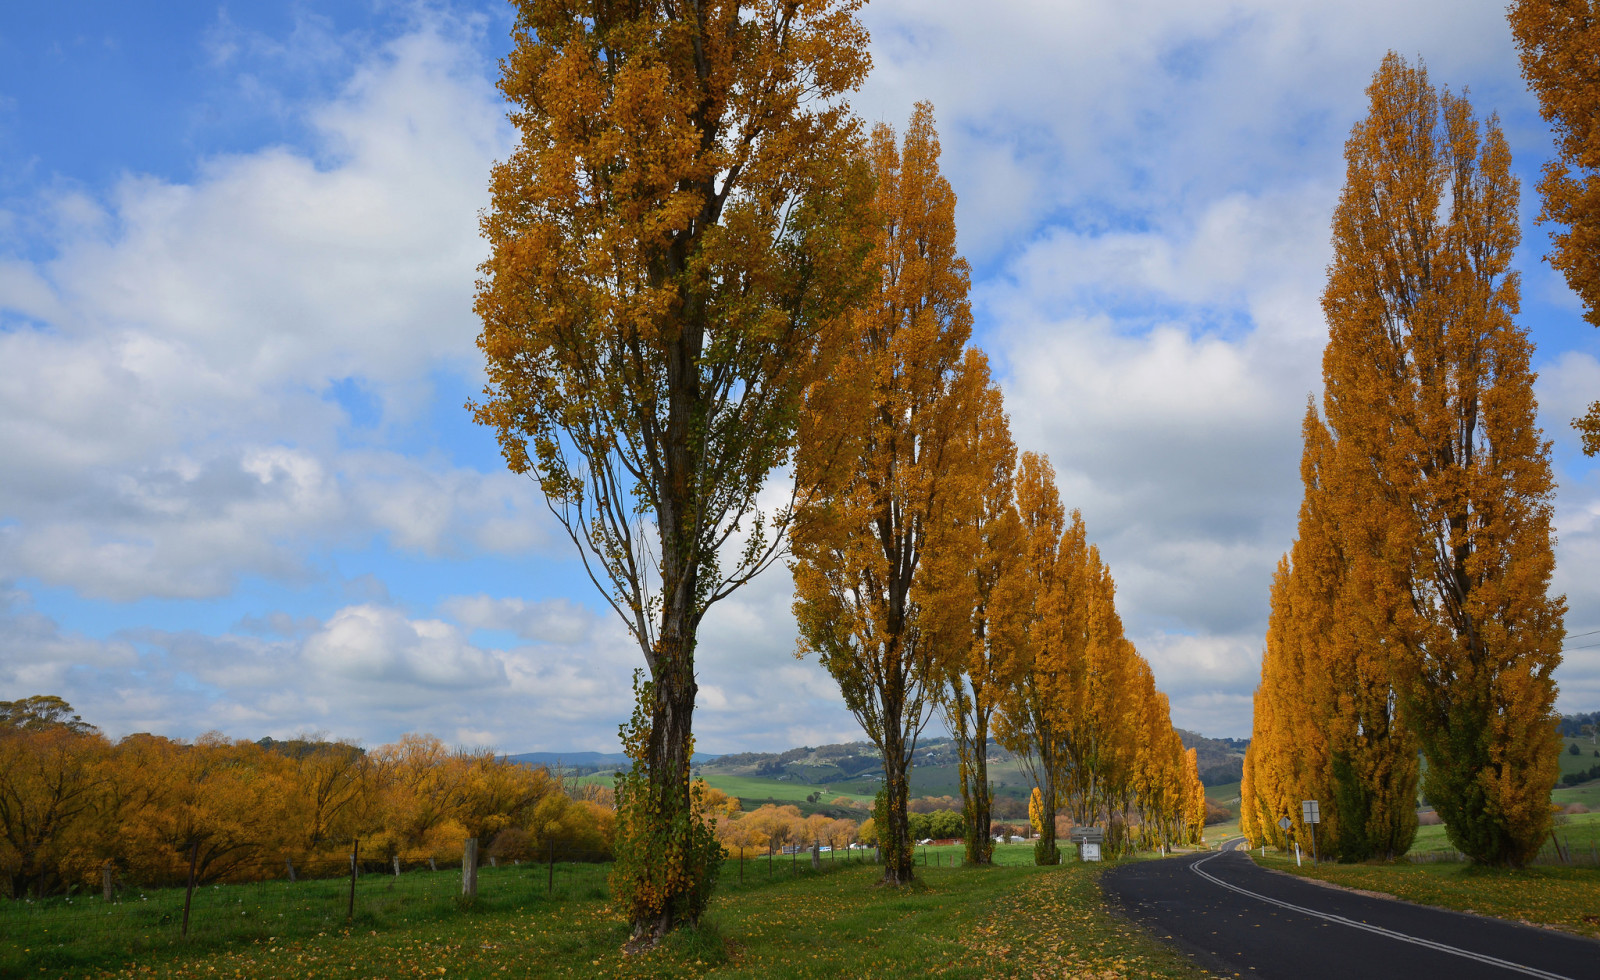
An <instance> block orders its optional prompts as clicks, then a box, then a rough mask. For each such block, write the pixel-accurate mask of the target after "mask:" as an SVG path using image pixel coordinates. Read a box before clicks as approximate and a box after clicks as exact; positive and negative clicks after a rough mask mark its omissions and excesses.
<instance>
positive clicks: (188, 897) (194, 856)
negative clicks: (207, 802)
mask: <svg viewBox="0 0 1600 980" xmlns="http://www.w3.org/2000/svg"><path fill="white" fill-rule="evenodd" d="M199 860H200V842H199V841H195V842H194V849H193V850H192V851H190V852H189V887H188V889H187V890H186V891H185V892H184V893H183V935H184V938H188V936H189V903H190V902H192V901H193V900H194V867H195V864H196V863H198V862H199Z"/></svg>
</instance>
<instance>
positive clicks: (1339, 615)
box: [1291, 406, 1418, 861]
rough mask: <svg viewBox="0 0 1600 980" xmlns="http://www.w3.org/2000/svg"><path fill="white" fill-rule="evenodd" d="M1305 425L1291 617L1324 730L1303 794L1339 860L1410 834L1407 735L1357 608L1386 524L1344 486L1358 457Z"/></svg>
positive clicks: (1311, 422) (1398, 848) (1378, 641)
mask: <svg viewBox="0 0 1600 980" xmlns="http://www.w3.org/2000/svg"><path fill="white" fill-rule="evenodd" d="M1303 428H1304V432H1305V453H1304V457H1303V459H1302V461H1301V464H1300V465H1301V480H1302V483H1303V484H1304V486H1305V497H1304V501H1303V503H1302V504H1301V510H1300V531H1299V536H1298V538H1297V539H1296V541H1295V544H1294V549H1293V552H1292V554H1293V559H1292V561H1293V564H1294V570H1293V573H1292V578H1291V581H1292V590H1293V593H1294V600H1293V603H1294V607H1295V617H1294V619H1295V623H1294V625H1295V628H1296V629H1297V630H1298V637H1297V639H1296V642H1297V643H1298V645H1299V647H1300V648H1301V649H1302V650H1303V651H1304V655H1305V660H1306V666H1307V672H1306V675H1305V676H1306V691H1305V695H1304V702H1305V704H1306V705H1307V707H1308V708H1309V710H1310V711H1312V712H1314V713H1315V718H1314V719H1313V724H1314V725H1318V726H1320V727H1321V729H1322V730H1323V732H1324V733H1325V742H1324V743H1323V744H1321V745H1313V746H1310V747H1308V750H1309V751H1311V752H1313V753H1314V754H1315V756H1316V759H1317V762H1316V765H1317V767H1318V769H1319V771H1320V772H1321V773H1322V775H1323V778H1322V780H1321V781H1320V786H1319V787H1318V789H1319V790H1320V791H1321V794H1322V795H1319V794H1308V795H1307V797H1306V798H1307V799H1319V800H1321V799H1326V800H1329V802H1330V804H1331V805H1330V806H1327V807H1324V808H1323V811H1322V812H1323V814H1324V817H1323V819H1324V821H1325V823H1326V826H1324V827H1322V828H1319V833H1320V837H1319V840H1322V841H1326V842H1327V844H1328V846H1329V851H1330V853H1333V854H1336V855H1337V856H1338V857H1339V859H1340V860H1343V861H1364V860H1367V859H1368V858H1372V857H1382V858H1386V859H1393V858H1395V857H1398V856H1399V855H1401V854H1404V853H1405V852H1406V851H1407V850H1409V849H1410V848H1411V841H1412V839H1413V838H1414V837H1415V835H1416V828H1417V817H1416V798H1417V779H1418V765H1417V744H1416V739H1415V738H1414V737H1413V736H1412V735H1411V732H1410V730H1409V728H1408V727H1407V726H1406V724H1405V721H1404V719H1402V718H1401V717H1400V712H1399V698H1398V693H1399V692H1398V690H1397V688H1396V686H1395V680H1394V675H1393V664H1392V663H1391V658H1390V656H1389V653H1388V635H1389V621H1388V619H1387V618H1386V617H1384V618H1380V619H1378V620H1376V621H1374V620H1372V619H1370V618H1369V617H1367V616H1365V615H1363V612H1364V609H1363V606H1364V599H1363V597H1364V596H1367V595H1369V594H1371V593H1372V591H1373V588H1374V587H1373V585H1372V584H1371V578H1372V576H1373V574H1374V571H1375V566H1374V564H1373V559H1372V556H1373V555H1376V554H1380V553H1381V552H1382V548H1383V539H1384V537H1385V535H1387V534H1388V533H1389V528H1388V526H1387V524H1386V523H1385V522H1383V521H1380V520H1374V517H1375V512H1374V511H1372V510H1371V509H1370V508H1368V507H1367V506H1365V503H1364V501H1363V499H1362V498H1361V497H1360V496H1359V495H1358V494H1356V493H1353V492H1352V489H1353V488H1356V487H1359V486H1360V485H1361V482H1362V479H1361V477H1362V475H1363V474H1362V471H1361V470H1360V466H1361V461H1360V460H1359V459H1355V460H1348V461H1343V462H1341V456H1340V450H1339V446H1338V445H1336V444H1335V443H1334V441H1333V439H1332V437H1331V436H1330V434H1329V433H1328V430H1327V428H1326V427H1325V426H1324V425H1323V424H1322V422H1321V420H1320V419H1318V418H1317V415H1316V412H1315V411H1314V410H1313V409H1312V408H1311V407H1310V406H1307V409H1306V418H1305V423H1304V426H1303ZM1350 466H1354V467H1355V468H1356V469H1355V471H1354V472H1353V473H1352V472H1351V471H1350V470H1349V469H1348V467H1350Z"/></svg>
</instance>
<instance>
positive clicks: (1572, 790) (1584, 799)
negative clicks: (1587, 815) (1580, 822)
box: [1550, 779, 1600, 811]
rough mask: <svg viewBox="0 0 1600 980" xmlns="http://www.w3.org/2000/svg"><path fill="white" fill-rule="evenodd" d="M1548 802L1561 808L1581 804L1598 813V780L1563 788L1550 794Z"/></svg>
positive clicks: (1599, 794)
mask: <svg viewBox="0 0 1600 980" xmlns="http://www.w3.org/2000/svg"><path fill="white" fill-rule="evenodd" d="M1550 802H1552V803H1559V804H1560V805H1562V806H1567V805H1568V804H1571V803H1582V804H1583V805H1584V806H1586V807H1588V808H1589V809H1591V810H1597V811H1600V779H1596V780H1593V781H1591V782H1587V783H1579V784H1578V785H1577V786H1563V787H1561V788H1559V789H1557V790H1556V791H1555V792H1553V793H1551V794H1550Z"/></svg>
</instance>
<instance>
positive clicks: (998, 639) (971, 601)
mask: <svg viewBox="0 0 1600 980" xmlns="http://www.w3.org/2000/svg"><path fill="white" fill-rule="evenodd" d="M967 358H968V360H969V361H970V362H971V364H970V366H969V368H968V370H969V371H971V372H972V374H973V375H974V378H975V379H982V385H981V391H980V392H979V394H978V397H977V400H976V403H975V405H974V406H973V408H972V409H971V410H970V411H969V412H968V413H967V415H966V417H965V418H964V419H962V420H960V423H959V428H958V430H957V433H956V440H957V445H956V465H955V466H954V467H952V473H951V475H950V476H949V477H947V478H946V485H947V489H946V492H947V493H949V494H950V495H951V500H950V516H949V519H947V520H945V521H942V522H940V523H939V524H937V525H936V526H935V528H934V538H933V540H932V542H931V544H930V547H929V549H928V557H927V563H928V573H927V581H928V589H927V591H926V593H925V595H926V596H927V598H926V600H925V602H924V606H925V612H924V616H923V619H924V622H923V632H924V635H925V638H926V642H928V643H931V644H934V645H936V646H939V647H942V648H943V649H942V651H941V653H940V655H939V656H938V657H937V658H936V659H937V661H938V663H939V664H940V672H941V674H942V684H941V687H940V692H939V700H940V706H941V708H942V710H943V712H944V717H945V722H946V725H947V726H948V727H949V729H950V733H951V735H952V737H953V738H954V740H955V743H956V751H957V754H958V756H959V759H960V766H959V774H960V780H961V801H962V815H963V819H964V820H965V822H966V824H965V831H964V833H963V838H964V841H965V846H966V861H967V863H969V864H988V863H990V854H991V852H992V851H993V849H994V842H993V841H992V840H991V839H990V835H989V825H990V823H991V820H992V816H991V811H992V808H993V807H992V800H991V790H990V785H989V770H988V755H989V735H990V725H991V722H992V720H993V717H994V712H995V707H996V705H997V704H998V703H999V701H1000V698H1001V697H1002V696H1003V695H1004V694H1005V691H1006V688H1007V686H1008V685H1009V684H1010V681H1011V672H1012V670H1013V669H1014V667H1015V664H1016V658H1015V657H1014V656H1012V650H1011V637H1010V634H1011V633H1012V632H1013V631H1014V630H1013V626H1012V624H1010V623H1008V622H1002V621H1000V617H1001V616H1003V615H1004V612H1005V610H1006V609H1007V606H1006V603H1004V602H1003V601H1001V602H997V601H996V590H997V589H999V588H1001V582H1002V581H1003V580H1004V579H1005V578H1006V576H1007V575H1009V574H1010V572H1011V566H1012V565H1013V564H1014V563H1015V561H1016V559H1017V557H1018V548H1019V546H1020V539H1019V535H1020V533H1021V527H1020V525H1019V524H1018V522H1017V512H1016V494H1015V488H1014V486H1013V482H1012V474H1013V471H1014V469H1015V468H1016V459H1017V451H1016V446H1015V445H1014V444H1013V443H1012V441H1011V431H1010V425H1009V423H1008V421H1007V419H1006V415H1005V407H1004V401H1003V396H1002V395H1001V393H1000V389H999V388H998V387H997V386H995V385H993V384H990V383H988V382H987V378H988V375H989V371H988V366H987V360H986V359H985V358H984V356H983V354H982V353H980V352H978V351H968V352H967Z"/></svg>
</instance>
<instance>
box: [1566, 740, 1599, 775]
mask: <svg viewBox="0 0 1600 980" xmlns="http://www.w3.org/2000/svg"><path fill="white" fill-rule="evenodd" d="M1574 745H1576V746H1577V747H1578V754H1577V755H1573V754H1572V747H1573V746H1574ZM1597 751H1600V746H1597V745H1595V744H1594V742H1593V741H1591V740H1590V739H1589V738H1588V737H1587V736H1585V737H1583V738H1564V739H1562V740H1561V775H1563V776H1565V775H1566V774H1567V773H1569V772H1588V771H1589V770H1590V769H1591V768H1593V767H1595V766H1600V755H1596V754H1595V753H1596V752H1597Z"/></svg>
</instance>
